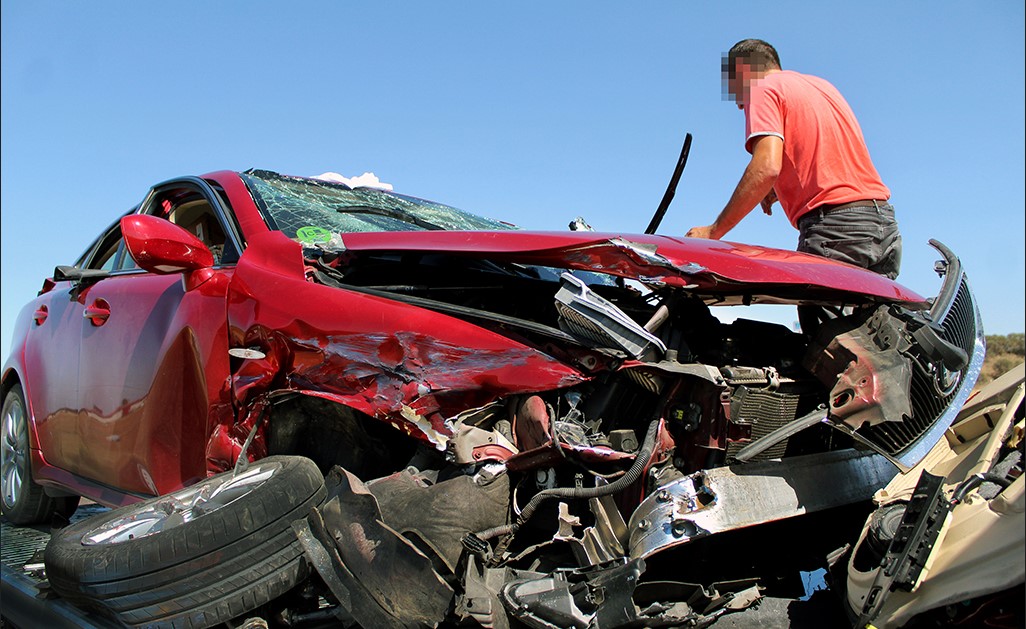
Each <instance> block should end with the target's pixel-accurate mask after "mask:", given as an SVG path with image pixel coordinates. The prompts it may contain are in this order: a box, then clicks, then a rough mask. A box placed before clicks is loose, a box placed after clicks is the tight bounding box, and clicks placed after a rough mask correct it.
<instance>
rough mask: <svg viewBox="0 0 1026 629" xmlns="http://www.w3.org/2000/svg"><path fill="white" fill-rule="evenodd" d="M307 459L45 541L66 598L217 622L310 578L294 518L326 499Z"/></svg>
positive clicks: (178, 622) (183, 621)
mask: <svg viewBox="0 0 1026 629" xmlns="http://www.w3.org/2000/svg"><path fill="white" fill-rule="evenodd" d="M324 494H325V489H324V477H323V476H322V475H321V473H320V471H319V470H318V469H317V466H316V465H315V464H314V463H313V462H312V461H310V460H309V459H306V458H302V457H290V456H271V457H267V458H264V459H261V460H259V461H256V462H254V463H251V464H250V466H249V468H248V469H247V470H246V471H245V472H242V473H240V474H239V475H237V476H235V475H233V473H232V472H226V473H224V474H219V475H217V476H212V477H210V478H208V479H207V480H205V481H203V482H200V483H197V484H195V485H192V486H190V487H187V488H185V489H182V490H179V491H176V492H174V493H171V494H168V495H166V496H161V497H159V498H152V499H149V500H145V501H143V502H139V503H136V504H134V505H130V506H127V507H122V508H120V509H115V510H113V511H110V512H108V513H105V514H102V515H98V516H95V517H92V518H89V519H87V520H83V521H81V522H78V523H76V524H73V525H71V526H68V527H66V528H64V529H62V530H60V531H57V532H56V533H54V535H53V536H52V537H51V538H50V542H49V544H47V546H46V553H45V563H46V574H47V578H48V579H49V581H50V584H51V586H52V587H53V589H54V590H56V591H57V593H59V594H60V595H62V596H64V597H65V598H68V599H70V600H71V601H73V602H76V603H78V604H80V605H83V606H85V607H88V608H91V609H96V610H98V611H101V612H105V613H107V614H110V615H113V616H114V617H116V618H117V619H118V620H119V621H120V622H122V623H124V624H126V625H130V626H140V625H145V626H154V625H155V626H167V627H209V626H212V625H215V624H218V623H222V622H225V621H227V620H230V619H232V618H235V617H237V616H240V615H242V614H245V613H246V612H249V611H252V610H253V609H255V608H257V607H259V606H261V605H263V604H264V603H267V602H269V601H271V600H273V599H275V598H277V597H278V596H281V595H282V594H284V593H285V592H287V591H289V590H290V589H292V588H293V587H294V586H296V585H297V584H298V583H299V582H300V581H302V580H303V579H304V578H306V576H307V566H306V562H305V560H304V559H303V549H302V547H301V546H300V544H299V541H298V539H297V538H296V536H295V533H293V531H292V528H291V523H292V522H293V521H294V520H298V519H301V518H303V517H305V516H306V515H307V513H308V512H309V511H310V509H311V507H314V506H317V505H318V504H320V502H321V501H322V500H323V499H324Z"/></svg>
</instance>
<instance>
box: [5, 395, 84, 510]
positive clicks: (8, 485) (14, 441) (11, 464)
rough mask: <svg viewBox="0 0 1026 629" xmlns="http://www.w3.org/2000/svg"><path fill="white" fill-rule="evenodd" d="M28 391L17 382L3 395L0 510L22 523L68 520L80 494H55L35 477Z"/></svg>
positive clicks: (76, 506) (76, 505)
mask: <svg viewBox="0 0 1026 629" xmlns="http://www.w3.org/2000/svg"><path fill="white" fill-rule="evenodd" d="M27 409H28V406H27V405H26V404H25V394H24V393H22V392H21V387H20V386H19V385H14V386H13V387H11V389H10V390H9V391H8V392H7V395H5V396H4V406H3V415H0V513H2V514H3V516H4V517H5V518H7V519H8V520H9V521H10V522H12V523H14V524H19V525H27V524H39V523H40V522H48V521H50V520H51V519H52V518H53V516H54V515H55V514H59V515H61V516H62V517H63V518H64V519H65V520H66V519H67V518H69V517H71V514H72V513H74V512H75V509H76V508H78V496H71V497H63V498H54V497H51V496H48V495H46V492H45V491H44V490H43V488H42V487H40V486H39V485H37V484H36V482H35V481H34V480H33V479H32V458H31V454H30V448H31V446H30V444H29V432H30V431H29V416H28V411H27Z"/></svg>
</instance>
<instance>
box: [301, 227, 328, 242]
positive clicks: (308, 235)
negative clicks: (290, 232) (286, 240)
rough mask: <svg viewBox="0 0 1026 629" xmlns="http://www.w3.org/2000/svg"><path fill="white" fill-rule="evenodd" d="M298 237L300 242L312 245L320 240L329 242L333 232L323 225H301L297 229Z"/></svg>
mask: <svg viewBox="0 0 1026 629" xmlns="http://www.w3.org/2000/svg"><path fill="white" fill-rule="evenodd" d="M296 238H298V239H299V242H301V243H304V244H307V245H312V244H316V243H318V242H328V241H330V240H331V232H330V231H328V230H327V229H324V228H323V227H314V226H312V225H311V226H308V227H300V228H299V229H297V230H296Z"/></svg>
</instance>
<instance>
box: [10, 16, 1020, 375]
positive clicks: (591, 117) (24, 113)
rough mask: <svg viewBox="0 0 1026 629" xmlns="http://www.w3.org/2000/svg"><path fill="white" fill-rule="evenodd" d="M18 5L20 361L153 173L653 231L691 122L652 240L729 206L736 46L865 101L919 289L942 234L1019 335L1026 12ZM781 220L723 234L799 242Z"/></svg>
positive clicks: (13, 301) (14, 140)
mask: <svg viewBox="0 0 1026 629" xmlns="http://www.w3.org/2000/svg"><path fill="white" fill-rule="evenodd" d="M711 4H712V3H699V2H668V1H667V2H645V1H641V2H626V1H624V2H601V1H600V2H583V1H573V0H566V1H560V2H540V1H539V2H516V3H499V2H470V1H465V2H414V1H410V2H363V3H358V2H290V3H285V2H275V3H271V2H241V1H225V2H163V3H156V2H134V1H132V2H71V1H61V2H58V1H39V2H24V1H21V0H18V1H14V0H2V20H0V24H2V37H0V43H2V57H0V59H2V72H0V80H2V108H0V112H2V185H0V194H2V199H0V208H2V211H0V216H2V222H3V225H2V239H3V240H2V269H3V271H2V292H3V304H2V305H3V317H2V328H3V329H2V337H0V339H2V351H3V356H4V357H6V355H7V353H8V350H9V347H10V342H11V334H12V332H13V322H14V319H15V317H16V315H17V312H18V310H19V309H20V307H21V305H22V304H23V303H25V302H27V301H28V300H29V299H31V298H32V296H33V295H34V294H35V292H36V291H37V290H38V288H39V286H40V284H41V282H42V280H43V278H44V277H46V276H48V275H49V274H50V273H51V272H52V270H53V267H54V266H55V265H58V264H71V263H72V262H73V261H74V260H75V259H76V258H77V257H78V256H79V254H80V253H81V252H82V251H83V249H84V248H85V247H86V246H87V245H88V244H89V242H90V241H91V240H92V239H93V238H94V236H95V235H96V234H98V233H99V232H100V231H101V230H102V229H103V228H104V227H105V226H106V225H108V224H109V223H110V222H111V221H113V220H114V219H115V218H116V217H117V216H118V215H119V214H120V213H122V212H124V211H125V210H127V209H128V208H130V207H131V206H132V205H134V204H135V203H137V202H138V201H140V200H141V198H142V196H143V195H144V193H145V192H146V190H147V188H148V187H149V186H150V185H151V184H153V183H156V182H158V181H162V180H164V179H168V178H171V177H174V176H178V175H184V174H202V173H204V172H209V171H211V170H220V169H240V170H241V169H246V168H249V167H260V168H268V169H272V170H278V171H280V172H285V173H290V174H297V175H315V174H319V173H321V172H324V171H328V170H332V171H337V172H340V173H342V174H344V175H347V176H353V175H357V174H360V173H362V172H364V171H373V172H375V173H376V174H377V175H378V176H379V177H381V179H382V180H384V181H387V182H390V183H392V184H393V185H395V187H396V190H398V191H401V192H405V193H408V194H413V195H415V196H421V197H425V198H429V199H433V200H437V201H442V202H446V203H449V204H451V205H455V206H458V207H463V208H465V209H468V210H472V211H476V212H478V213H481V214H485V215H489V216H493V217H496V218H503V219H506V220H509V221H512V222H515V223H518V224H519V225H521V226H523V227H526V228H531V229H565V228H566V224H567V223H568V222H569V221H570V220H571V219H573V218H574V217H575V216H578V215H583V216H584V217H585V218H586V219H587V221H588V222H589V223H591V224H592V225H593V226H594V227H595V228H596V229H599V230H603V231H623V232H640V231H643V230H644V228H645V227H646V226H647V224H648V221H649V219H650V217H651V215H652V212H653V210H654V209H655V207H656V206H657V205H658V202H659V199H660V198H661V196H662V193H663V190H664V189H665V187H666V183H667V181H668V179H669V177H670V174H671V172H672V169H673V165H674V163H675V161H676V158H677V155H678V153H679V151H680V145H681V142H682V141H683V138H684V134H685V132H688V131H690V132H691V133H692V134H693V135H694V145H693V147H692V151H691V158H690V161H689V163H688V167H687V169H686V170H685V172H684V177H683V179H682V181H681V184H680V187H679V189H678V192H677V198H676V200H675V201H674V203H673V205H671V207H670V211H669V212H668V215H667V217H666V219H665V220H664V222H663V227H662V229H661V231H662V232H664V233H674V234H678V235H679V234H683V233H684V232H685V231H686V230H687V229H688V228H689V227H691V226H692V225H696V224H706V223H708V222H709V221H711V219H712V218H713V217H714V216H715V214H716V213H717V212H718V211H719V210H720V209H721V208H722V206H723V204H724V203H725V202H726V200H727V198H728V196H729V194H730V192H731V191H732V189H733V186H734V184H735V183H736V182H737V179H738V178H739V176H740V174H741V171H742V170H743V168H744V166H745V164H746V163H747V154H746V153H745V152H744V150H743V147H742V139H743V126H744V125H743V117H742V114H741V112H739V111H738V110H737V109H736V108H735V107H734V106H733V104H731V103H729V102H726V101H724V100H723V98H722V93H721V85H720V75H719V64H720V56H721V55H722V54H723V52H724V51H726V50H727V49H728V48H729V47H730V46H731V45H732V44H733V43H734V42H735V41H737V40H739V39H743V38H745V37H760V38H763V39H766V40H768V41H770V42H771V43H773V44H774V45H775V46H776V47H777V49H778V50H779V52H780V55H781V60H782V62H783V65H784V66H785V68H788V69H794V70H798V71H801V72H809V73H813V74H818V75H820V76H823V77H825V78H827V79H829V80H830V81H832V82H833V83H834V84H835V85H837V86H838V87H839V88H840V90H841V92H842V93H844V94H845V95H846V97H847V98H848V100H849V102H850V103H851V105H852V107H853V109H854V110H855V112H856V114H857V115H858V117H859V120H860V122H861V124H862V127H863V131H864V133H865V135H866V138H867V140H868V143H869V147H870V151H871V153H872V155H873V159H874V161H875V163H876V166H877V169H878V170H879V171H880V172H881V174H882V176H883V178H884V181H885V182H886V183H887V185H888V186H889V187H890V188H891V190H892V193H893V197H892V201H893V203H894V204H895V206H896V207H897V211H898V217H899V222H900V224H901V228H902V232H903V234H904V241H905V258H904V263H903V267H902V274H901V277H900V278H899V281H901V282H902V283H903V284H905V285H907V286H909V287H911V288H913V289H915V290H917V291H918V292H920V293H921V294H924V295H927V296H930V295H933V294H935V292H936V290H937V288H938V286H939V280H938V279H937V277H936V275H935V274H934V273H933V272H932V266H933V261H934V260H935V259H936V258H937V257H938V256H937V255H936V254H935V253H934V251H933V249H931V248H930V247H929V246H928V245H927V240H928V239H930V238H937V239H939V240H941V241H942V242H944V243H946V244H947V245H948V246H950V247H951V248H952V249H953V250H954V251H955V252H956V253H957V254H959V256H960V257H961V258H962V261H963V264H964V266H965V268H966V269H967V270H968V272H969V273H970V277H971V279H972V281H973V285H974V288H975V290H976V292H977V295H978V297H979V299H980V303H981V305H982V312H983V317H984V324H985V326H986V329H987V332H988V333H995V334H1007V333H1010V332H1022V331H1023V330H1024V328H1026V325H1024V311H1026V307H1024V300H1023V294H1024V288H1023V287H1024V283H1026V282H1024V258H1026V254H1024V246H1023V239H1024V221H1023V217H1024V207H1026V201H1024V188H1026V185H1024V171H1026V167H1024V160H1023V154H1024V152H1023V144H1024V135H1026V134H1024V126H1023V124H1024V118H1026V115H1024V109H1023V104H1024V88H1023V85H1024V80H1023V77H1024V73H1023V50H1024V30H1023V28H1024V27H1023V23H1024V15H1023V3H1022V2H1014V1H1007V2H997V1H992V2H978V3H969V2H931V3H919V2H915V3H913V2H902V3H896V2H875V1H870V2H859V3H852V2H837V3H827V2H820V3H795V2H774V3H764V2H730V3H719V4H716V5H715V6H710V5H711ZM796 236H797V233H796V232H795V230H794V229H793V228H792V227H791V226H790V225H789V224H788V223H787V222H786V220H785V219H784V218H783V216H782V214H781V213H780V212H779V211H778V212H775V213H774V216H773V217H771V218H767V217H765V216H763V215H762V214H761V213H760V212H758V211H756V213H753V214H752V215H751V216H749V218H748V219H746V220H745V221H744V222H743V223H742V224H741V226H740V227H738V228H737V229H735V230H734V231H733V232H731V233H730V235H729V236H728V239H730V240H736V241H741V242H750V243H759V244H766V245H770V246H776V247H781V248H786V249H792V248H793V247H794V245H795V241H796Z"/></svg>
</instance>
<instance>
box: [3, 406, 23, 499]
mask: <svg viewBox="0 0 1026 629" xmlns="http://www.w3.org/2000/svg"><path fill="white" fill-rule="evenodd" d="M2 421H3V425H2V426H0V494H2V497H3V501H4V506H5V507H8V508H14V507H15V506H17V504H18V497H19V496H20V495H21V491H22V486H23V485H24V483H25V479H26V477H27V476H28V424H27V423H26V421H25V408H24V406H22V404H21V400H19V399H17V398H14V399H13V401H12V402H11V403H10V404H8V405H7V406H6V408H5V409H4V414H3V420H2Z"/></svg>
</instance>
